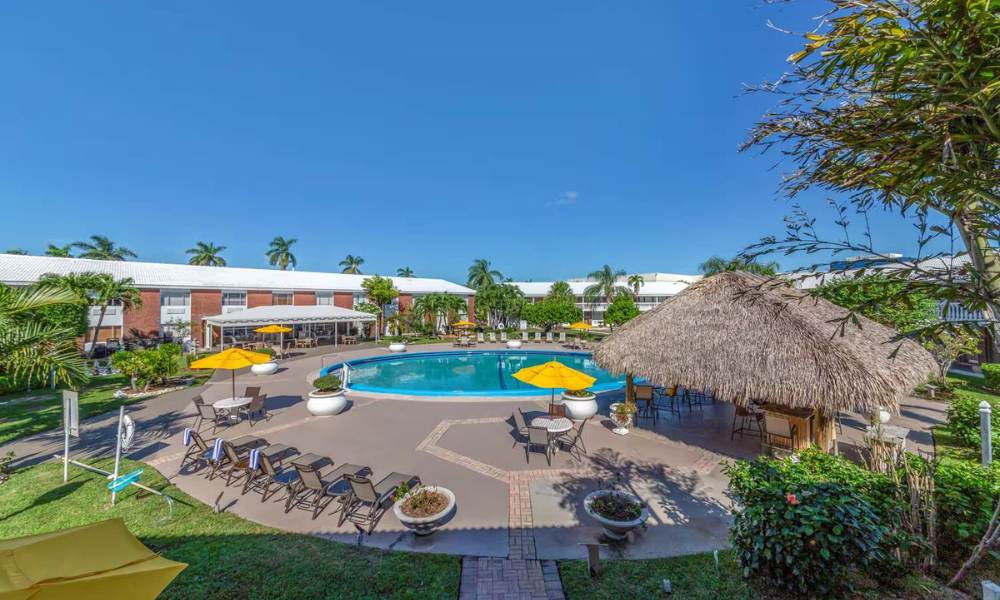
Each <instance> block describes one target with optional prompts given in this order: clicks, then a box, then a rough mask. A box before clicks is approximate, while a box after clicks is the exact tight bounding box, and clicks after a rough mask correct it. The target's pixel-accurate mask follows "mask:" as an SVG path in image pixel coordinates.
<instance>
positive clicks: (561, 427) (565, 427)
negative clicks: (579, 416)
mask: <svg viewBox="0 0 1000 600" xmlns="http://www.w3.org/2000/svg"><path fill="white" fill-rule="evenodd" d="M531 426H532V427H542V428H544V429H546V430H547V431H548V432H549V439H552V438H553V437H558V436H559V435H561V434H563V433H566V432H567V431H571V430H572V429H573V421H570V420H569V419H567V418H566V417H535V418H534V419H532V420H531ZM555 451H556V452H558V451H559V444H556V447H555Z"/></svg>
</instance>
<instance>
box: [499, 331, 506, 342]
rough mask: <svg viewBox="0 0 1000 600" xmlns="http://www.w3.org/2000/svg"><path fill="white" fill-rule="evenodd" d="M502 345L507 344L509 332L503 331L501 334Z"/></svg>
mask: <svg viewBox="0 0 1000 600" xmlns="http://www.w3.org/2000/svg"><path fill="white" fill-rule="evenodd" d="M500 343H501V344H506V343H507V332H506V331H501V332H500Z"/></svg>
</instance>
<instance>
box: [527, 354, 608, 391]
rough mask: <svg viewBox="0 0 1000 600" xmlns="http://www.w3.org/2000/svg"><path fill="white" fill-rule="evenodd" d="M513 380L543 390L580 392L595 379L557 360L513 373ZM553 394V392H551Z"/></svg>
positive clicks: (592, 383)
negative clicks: (562, 389)
mask: <svg viewBox="0 0 1000 600" xmlns="http://www.w3.org/2000/svg"><path fill="white" fill-rule="evenodd" d="M513 377H514V379H517V380H518V381H523V382H524V383H527V384H529V385H533V386H535V387H540V388H545V389H552V390H555V389H561V388H564V389H567V390H582V389H584V388H587V387H590V386H592V385H594V382H595V381H597V379H595V378H593V377H591V376H590V375H587V374H586V373H582V372H580V371H577V370H576V369H571V368H569V367H567V366H566V365H564V364H562V363H561V362H559V361H557V360H550V361H549V362H547V363H542V364H540V365H536V366H534V367H525V368H523V369H521V370H520V371H518V372H517V373H514V375H513ZM553 394H555V392H553Z"/></svg>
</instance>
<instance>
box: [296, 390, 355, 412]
mask: <svg viewBox="0 0 1000 600" xmlns="http://www.w3.org/2000/svg"><path fill="white" fill-rule="evenodd" d="M345 408H347V397H346V396H344V390H337V391H336V392H317V391H315V390H313V391H311V392H309V400H308V401H307V402H306V410H308V411H309V412H311V413H312V414H314V415H315V416H317V417H329V416H331V415H336V414H339V413H341V412H343V410H344V409H345Z"/></svg>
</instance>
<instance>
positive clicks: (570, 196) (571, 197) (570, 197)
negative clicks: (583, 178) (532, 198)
mask: <svg viewBox="0 0 1000 600" xmlns="http://www.w3.org/2000/svg"><path fill="white" fill-rule="evenodd" d="M579 197H580V194H578V193H576V192H573V191H568V192H563V193H561V194H559V197H558V198H556V199H555V200H552V201H551V202H546V203H545V206H572V205H574V204H576V201H577V199H578V198H579Z"/></svg>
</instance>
